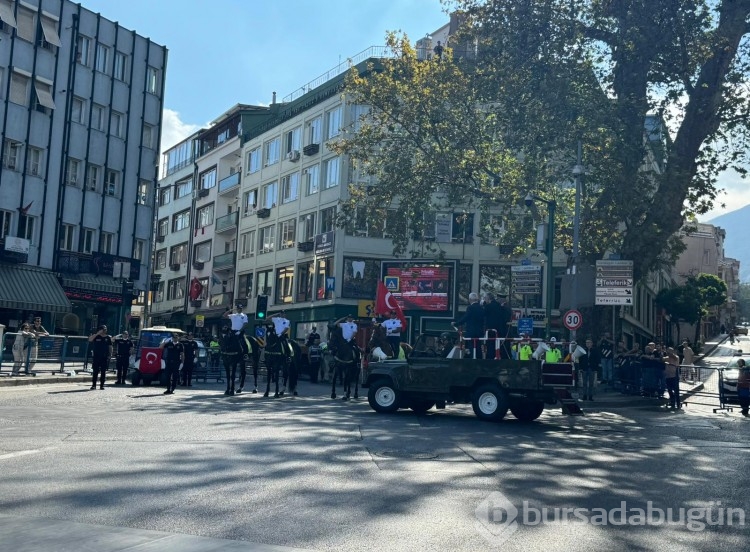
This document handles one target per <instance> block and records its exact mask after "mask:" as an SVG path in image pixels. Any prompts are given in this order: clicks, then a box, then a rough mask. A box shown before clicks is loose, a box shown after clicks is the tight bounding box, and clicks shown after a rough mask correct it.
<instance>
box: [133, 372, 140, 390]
mask: <svg viewBox="0 0 750 552" xmlns="http://www.w3.org/2000/svg"><path fill="white" fill-rule="evenodd" d="M130 383H132V384H133V387H138V386H139V385H140V384H141V373H140V372H137V371H136V372H133V375H132V376H130Z"/></svg>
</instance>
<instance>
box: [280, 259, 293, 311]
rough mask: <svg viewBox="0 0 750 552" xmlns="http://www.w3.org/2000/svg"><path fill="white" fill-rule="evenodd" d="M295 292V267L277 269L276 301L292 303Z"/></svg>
mask: <svg viewBox="0 0 750 552" xmlns="http://www.w3.org/2000/svg"><path fill="white" fill-rule="evenodd" d="M293 293H294V267H293V266H287V267H284V268H280V269H278V270H277V271H276V303H291V302H292V300H293V298H292V294H293Z"/></svg>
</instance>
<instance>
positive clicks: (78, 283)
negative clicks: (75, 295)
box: [63, 274, 122, 295]
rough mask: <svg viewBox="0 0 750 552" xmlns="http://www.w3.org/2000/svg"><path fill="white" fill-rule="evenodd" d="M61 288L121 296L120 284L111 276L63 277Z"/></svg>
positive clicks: (77, 275)
mask: <svg viewBox="0 0 750 552" xmlns="http://www.w3.org/2000/svg"><path fill="white" fill-rule="evenodd" d="M63 286H65V287H69V288H75V289H85V290H89V291H100V292H102V293H111V294H113V295H122V282H121V281H119V280H115V279H114V278H112V277H111V276H94V275H93V274H76V275H75V276H72V275H71V276H68V275H63Z"/></svg>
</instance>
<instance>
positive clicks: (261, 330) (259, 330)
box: [255, 326, 266, 337]
mask: <svg viewBox="0 0 750 552" xmlns="http://www.w3.org/2000/svg"><path fill="white" fill-rule="evenodd" d="M255 337H266V329H265V328H264V327H263V326H258V327H257V328H255Z"/></svg>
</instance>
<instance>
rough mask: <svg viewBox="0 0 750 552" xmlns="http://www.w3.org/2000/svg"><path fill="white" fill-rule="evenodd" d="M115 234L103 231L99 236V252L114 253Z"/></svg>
mask: <svg viewBox="0 0 750 552" xmlns="http://www.w3.org/2000/svg"><path fill="white" fill-rule="evenodd" d="M114 241H115V235H114V234H112V233H110V232H102V233H101V234H100V236H99V253H112V245H113V244H114Z"/></svg>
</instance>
